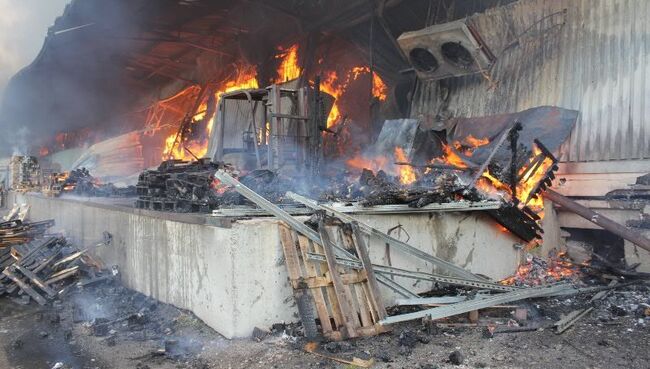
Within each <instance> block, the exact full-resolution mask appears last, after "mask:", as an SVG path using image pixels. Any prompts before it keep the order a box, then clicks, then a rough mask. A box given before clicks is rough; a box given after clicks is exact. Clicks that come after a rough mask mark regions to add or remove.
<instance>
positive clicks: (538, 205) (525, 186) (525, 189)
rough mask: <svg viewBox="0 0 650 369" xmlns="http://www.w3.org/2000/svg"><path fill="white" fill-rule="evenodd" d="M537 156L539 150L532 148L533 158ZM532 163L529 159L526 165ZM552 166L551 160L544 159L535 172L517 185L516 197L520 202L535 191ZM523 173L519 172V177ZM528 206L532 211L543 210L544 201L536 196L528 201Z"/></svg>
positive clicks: (530, 173)
mask: <svg viewBox="0 0 650 369" xmlns="http://www.w3.org/2000/svg"><path fill="white" fill-rule="evenodd" d="M539 154H541V150H540V149H539V148H537V147H535V148H533V155H534V156H533V158H534V157H535V156H537V155H539ZM532 161H533V159H532V158H531V159H530V162H529V163H528V165H533V163H532ZM552 165H553V160H552V159H550V158H548V157H544V161H543V162H542V164H541V165H540V166H539V167H538V168H537V169H536V170H534V171H531V172H529V173H527V174H526V175H525V176H524V178H522V179H521V181H519V185H518V186H517V197H518V198H519V199H520V200H522V201H525V200H526V199H527V198H528V197H529V196H530V193H531V192H532V191H533V190H534V189H535V186H536V185H537V184H538V183H539V182H540V181H541V180H543V179H544V176H545V175H546V172H547V171H548V169H549V168H550V167H551V166H552ZM524 173H525V169H522V170H521V171H520V172H519V176H522V175H523V174H524ZM528 206H530V207H531V208H533V209H543V208H544V200H543V199H542V197H541V196H538V197H537V198H536V199H530V201H529V202H528Z"/></svg>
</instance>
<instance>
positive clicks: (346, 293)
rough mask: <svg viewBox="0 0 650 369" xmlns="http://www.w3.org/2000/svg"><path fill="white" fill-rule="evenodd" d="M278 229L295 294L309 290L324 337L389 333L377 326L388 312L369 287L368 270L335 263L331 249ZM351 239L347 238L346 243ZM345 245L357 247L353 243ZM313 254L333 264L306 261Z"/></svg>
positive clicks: (287, 229)
mask: <svg viewBox="0 0 650 369" xmlns="http://www.w3.org/2000/svg"><path fill="white" fill-rule="evenodd" d="M279 227H280V240H281V243H282V248H283V251H284V254H285V259H286V265H287V270H288V272H289V279H290V281H291V285H292V287H293V288H294V291H300V293H303V292H304V291H309V293H310V295H311V300H312V302H313V305H314V308H315V310H316V313H317V315H318V318H319V321H320V323H321V331H322V333H323V336H325V337H326V338H328V339H330V340H334V341H340V340H342V339H345V338H351V337H359V336H371V335H376V334H379V333H383V332H386V331H387V330H388V329H387V328H386V327H383V326H380V325H379V324H378V322H379V320H380V319H381V318H380V317H385V316H386V311H385V308H384V307H383V304H382V303H381V302H377V300H376V298H374V295H373V293H372V292H370V291H371V290H372V289H373V288H372V287H371V286H370V284H369V279H368V273H367V271H366V270H365V269H360V270H355V269H344V268H343V267H342V266H340V265H337V264H336V260H335V256H334V253H333V250H332V249H331V247H330V249H329V250H325V249H324V248H323V246H322V245H321V244H318V243H316V242H313V241H311V240H310V239H308V238H307V237H305V236H303V235H300V234H298V233H297V232H295V231H293V230H291V229H290V228H288V227H287V226H286V225H284V224H282V225H280V226H279ZM323 236H324V237H326V238H327V240H323V243H326V244H327V245H330V242H331V241H330V240H329V234H327V235H325V234H323ZM351 240H352V239H351V238H347V239H346V242H349V241H351ZM346 246H348V247H355V246H354V245H351V244H346ZM359 246H360V247H365V246H364V245H359ZM310 252H318V253H323V254H325V255H328V254H329V255H330V256H331V258H332V261H331V263H330V264H325V263H314V262H311V261H310V260H309V259H308V258H307V253H310ZM380 297H381V296H380ZM301 315H302V314H301ZM303 324H305V322H303ZM307 324H310V323H307Z"/></svg>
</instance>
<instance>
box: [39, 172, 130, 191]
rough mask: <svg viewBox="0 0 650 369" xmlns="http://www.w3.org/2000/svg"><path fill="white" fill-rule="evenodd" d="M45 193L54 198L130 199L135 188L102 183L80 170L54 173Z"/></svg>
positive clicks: (48, 181)
mask: <svg viewBox="0 0 650 369" xmlns="http://www.w3.org/2000/svg"><path fill="white" fill-rule="evenodd" d="M43 192H44V193H45V194H48V195H52V196H60V195H63V194H71V195H77V196H85V197H129V196H134V195H135V187H133V186H127V187H116V186H115V185H114V184H112V183H101V181H100V180H99V179H97V178H95V177H93V176H92V175H91V174H90V171H88V169H86V168H78V169H74V170H72V171H70V172H62V173H52V174H51V175H50V176H49V178H48V179H47V184H46V186H45V188H44V190H43Z"/></svg>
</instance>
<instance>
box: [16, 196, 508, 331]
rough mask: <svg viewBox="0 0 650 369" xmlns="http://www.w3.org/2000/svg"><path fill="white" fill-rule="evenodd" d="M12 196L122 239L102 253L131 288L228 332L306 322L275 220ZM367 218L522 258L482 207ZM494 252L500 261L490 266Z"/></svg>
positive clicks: (66, 223) (76, 230) (422, 244)
mask: <svg viewBox="0 0 650 369" xmlns="http://www.w3.org/2000/svg"><path fill="white" fill-rule="evenodd" d="M9 202H10V203H14V202H15V203H27V204H29V205H31V214H33V216H32V217H33V218H34V220H38V219H48V218H52V219H55V221H56V226H55V227H54V229H55V230H65V232H66V234H67V236H69V237H71V238H72V239H73V240H74V241H75V242H78V243H79V244H82V245H88V244H91V243H93V242H95V241H96V240H97V238H98V237H100V236H101V234H102V232H104V231H108V232H110V233H111V234H113V235H114V242H113V244H112V246H111V247H110V248H103V249H101V250H98V256H99V257H100V258H101V259H102V260H103V261H104V262H105V263H106V265H107V266H110V265H119V270H120V274H121V278H122V281H123V283H124V284H125V285H126V286H128V287H130V288H133V289H135V290H137V291H139V292H142V293H144V294H145V295H148V296H151V297H154V298H156V299H159V300H160V301H163V302H166V303H170V304H172V305H175V306H177V307H179V308H182V309H187V310H190V311H192V312H193V313H195V314H196V315H197V316H198V317H199V318H201V319H202V320H203V321H204V322H206V323H207V324H208V325H209V326H211V327H212V328H214V329H215V330H216V331H218V332H219V333H221V334H223V335H224V336H225V337H227V338H233V337H247V336H250V334H251V333H252V331H253V329H254V328H255V327H256V326H257V327H267V326H270V325H272V324H273V323H277V322H281V321H287V322H288V321H297V320H298V318H297V312H296V308H295V302H294V299H293V297H292V294H291V287H290V285H289V284H288V280H287V271H286V268H285V266H284V263H283V255H282V249H281V247H280V240H279V234H278V221H277V220H276V219H274V218H270V217H258V218H253V219H249V220H238V221H234V222H232V224H230V225H228V224H227V223H225V222H222V221H220V220H219V219H218V218H216V217H211V216H199V215H195V214H173V213H164V212H152V211H147V210H139V209H134V208H132V207H127V206H123V205H110V204H105V203H99V202H93V201H91V200H85V201H81V200H72V199H61V198H49V197H44V196H41V195H37V194H19V193H10V195H9ZM303 219H306V217H304V218H303ZM359 220H362V221H363V222H365V223H367V224H369V225H371V226H373V227H376V228H378V229H380V230H383V231H387V230H388V229H390V228H393V227H395V226H397V225H401V230H399V231H397V230H396V231H394V232H401V234H397V233H394V234H393V236H394V237H397V238H400V239H402V240H404V241H406V240H407V239H408V240H409V241H408V243H409V244H410V245H412V246H414V247H416V248H418V249H420V250H423V251H425V252H429V253H432V254H433V255H436V256H438V257H440V258H443V259H445V260H448V261H451V262H453V263H455V264H457V265H459V266H463V267H465V268H467V269H468V270H470V271H472V272H474V273H478V274H483V275H486V276H488V277H490V278H493V279H501V278H504V277H506V276H508V275H510V274H512V272H513V271H515V270H516V268H517V265H518V263H519V260H520V250H519V248H516V247H513V246H515V245H517V244H518V240H517V239H516V238H515V237H513V236H512V235H510V234H509V233H507V232H502V231H501V230H500V229H499V228H497V226H496V224H495V223H494V222H493V221H492V220H491V219H489V218H487V216H486V215H482V214H481V213H480V212H453V213H449V212H447V213H445V214H444V216H441V215H440V214H436V213H423V214H411V215H363V216H360V217H359ZM407 234H408V236H407ZM432 235H434V236H433V237H432ZM369 250H370V256H371V259H372V260H373V262H376V263H382V264H384V265H389V264H388V262H387V258H386V255H387V254H386V245H384V244H381V243H379V242H377V241H376V240H370V242H369ZM389 252H390V251H389ZM488 258H489V259H490V260H492V261H491V262H490V263H485V262H484V261H485V260H487V259H488ZM390 263H391V264H392V265H393V266H396V267H402V268H409V269H412V270H420V271H429V272H430V271H432V266H431V265H428V264H427V263H425V262H422V261H421V260H417V259H415V258H412V257H409V256H408V255H404V254H401V253H399V252H397V251H393V252H390ZM396 280H397V281H400V278H397V279H396ZM404 285H405V286H409V287H410V288H411V289H412V290H413V291H415V292H424V291H427V290H430V289H431V283H417V284H413V281H404ZM411 286H412V287H411ZM382 295H383V297H384V299H385V300H386V301H385V302H386V303H387V304H388V305H390V304H391V303H392V302H393V301H394V298H395V296H394V294H393V293H392V291H390V290H388V289H386V288H383V287H382Z"/></svg>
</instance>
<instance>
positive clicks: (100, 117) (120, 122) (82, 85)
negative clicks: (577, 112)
mask: <svg viewBox="0 0 650 369" xmlns="http://www.w3.org/2000/svg"><path fill="white" fill-rule="evenodd" d="M500 3H502V1H498V0H489V1H481V2H477V1H471V0H413V1H403V0H382V1H367V0H328V1H298V0H245V1H207V0H165V1H153V0H128V1H127V0H115V1H110V2H108V1H101V0H73V1H72V2H71V4H69V5H68V6H67V7H66V9H65V11H64V14H63V15H62V16H61V17H59V18H57V19H56V21H55V24H54V25H53V26H52V27H51V28H50V29H49V32H48V35H47V37H46V39H45V42H44V45H43V48H42V50H41V52H40V53H39V54H38V56H37V57H36V59H35V60H34V61H33V62H32V63H31V64H30V65H29V66H27V67H25V68H24V69H23V70H22V71H20V72H19V73H18V74H17V75H16V76H14V78H13V79H12V80H11V82H10V84H9V86H8V88H7V91H6V94H5V99H4V101H3V103H2V106H1V108H2V115H1V117H0V120H1V121H2V123H3V124H4V125H5V126H7V125H8V126H9V127H14V128H18V127H27V129H28V136H29V137H28V140H27V142H30V143H32V144H38V142H34V139H36V138H38V137H47V136H52V135H54V134H55V133H57V132H61V131H72V130H76V129H80V128H84V127H100V128H101V129H102V130H103V131H104V132H105V133H107V134H118V133H122V132H125V131H127V130H128V129H133V128H134V127H138V124H140V126H141V124H142V122H138V123H134V122H131V121H130V120H133V119H134V117H132V116H130V115H129V114H130V113H133V112H137V111H141V110H143V109H145V108H146V107H147V106H149V105H150V104H151V103H153V102H155V101H157V100H159V99H164V98H166V97H169V96H172V95H174V94H176V93H177V92H178V91H180V90H182V89H183V88H185V87H187V86H189V85H193V84H198V83H205V82H206V81H208V80H219V79H222V78H225V77H226V76H227V75H228V74H229V73H231V72H232V65H233V63H236V62H238V61H242V60H244V61H246V62H248V63H250V64H252V65H256V66H258V79H260V80H261V81H260V82H261V84H264V83H265V82H266V81H267V80H268V78H267V76H268V75H269V73H270V72H271V71H270V70H268V65H269V63H268V61H269V60H272V59H273V56H274V52H275V51H276V50H277V47H278V46H282V45H284V46H287V45H291V44H293V43H296V42H298V43H300V44H301V45H304V47H305V48H307V49H309V48H310V47H311V48H314V47H315V46H314V45H319V46H318V47H322V45H324V44H327V43H328V42H329V44H330V45H334V44H337V43H338V45H339V46H338V49H339V50H341V49H344V50H346V49H350V48H349V47H346V46H349V45H350V44H352V45H354V46H356V51H358V52H359V53H360V54H361V55H362V56H363V57H364V58H365V59H366V60H365V62H366V63H368V64H371V65H372V66H373V68H374V69H375V70H376V71H377V72H378V73H379V74H380V75H381V76H382V78H383V79H384V80H385V81H387V82H388V84H389V85H390V86H393V87H395V86H397V85H398V84H399V82H400V81H402V80H410V79H412V75H405V74H403V73H400V71H402V70H404V69H408V68H409V65H408V63H407V62H406V61H405V59H404V57H403V56H402V53H401V51H400V50H399V48H398V45H397V43H396V41H395V39H396V38H397V37H398V36H399V35H400V34H401V33H403V32H405V31H412V30H416V29H420V28H422V27H425V26H427V25H430V24H433V23H439V22H443V21H446V20H448V19H455V18H461V17H463V16H466V15H468V14H472V13H474V12H477V11H482V10H484V9H485V8H487V7H490V6H495V5H498V4H500ZM373 13H374V14H376V16H375V17H373V16H372V15H373ZM332 41H334V42H332ZM370 44H372V48H371V47H369V46H370ZM341 45H345V46H341ZM330 49H332V54H331V55H335V54H336V49H337V47H330ZM327 55H328V56H329V55H330V54H329V53H328V54H327ZM310 62H311V63H312V64H313V61H308V60H304V61H302V64H303V65H304V66H305V68H307V69H308V68H309V63H310ZM265 69H266V70H265ZM136 120H137V119H136ZM10 131H13V130H10Z"/></svg>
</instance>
